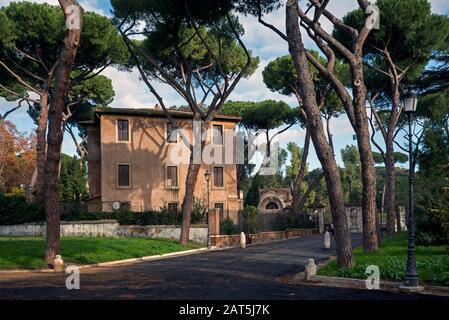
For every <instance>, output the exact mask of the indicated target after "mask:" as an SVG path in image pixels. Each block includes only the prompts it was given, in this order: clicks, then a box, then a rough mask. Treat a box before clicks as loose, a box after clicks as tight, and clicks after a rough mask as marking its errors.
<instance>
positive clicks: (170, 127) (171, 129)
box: [166, 122, 178, 143]
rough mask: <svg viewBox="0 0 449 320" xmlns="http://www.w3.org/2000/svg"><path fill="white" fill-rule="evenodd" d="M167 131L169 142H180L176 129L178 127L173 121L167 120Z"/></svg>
mask: <svg viewBox="0 0 449 320" xmlns="http://www.w3.org/2000/svg"><path fill="white" fill-rule="evenodd" d="M166 133H167V142H169V143H176V142H178V132H177V131H176V127H175V125H174V124H173V123H171V122H167V125H166Z"/></svg>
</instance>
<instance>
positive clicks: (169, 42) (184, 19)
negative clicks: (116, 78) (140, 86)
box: [112, 0, 259, 244]
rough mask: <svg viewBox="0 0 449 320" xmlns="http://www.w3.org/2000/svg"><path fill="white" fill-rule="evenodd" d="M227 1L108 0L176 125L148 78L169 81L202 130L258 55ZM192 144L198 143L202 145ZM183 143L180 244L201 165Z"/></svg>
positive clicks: (143, 71)
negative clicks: (244, 38)
mask: <svg viewBox="0 0 449 320" xmlns="http://www.w3.org/2000/svg"><path fill="white" fill-rule="evenodd" d="M232 3H233V1H223V0H221V1H191V0H186V1H183V2H180V1H176V0H169V1H164V2H161V1H155V0H154V1H145V2H144V1H137V0H133V1H129V0H127V1H124V0H113V1H112V5H113V7H114V14H115V16H116V18H117V20H118V24H119V25H118V28H119V30H120V32H121V33H122V36H123V39H124V40H125V43H126V45H127V46H128V50H129V52H130V53H131V55H132V57H133V63H134V65H135V66H136V67H137V69H138V70H139V73H140V75H141V78H142V80H143V81H144V82H145V84H146V85H147V86H148V88H149V90H150V91H151V93H152V94H153V95H154V96H155V97H156V99H157V100H158V104H159V105H160V106H161V108H162V109H163V111H164V112H165V114H166V116H167V118H168V119H169V121H170V122H171V123H172V124H173V125H174V126H175V127H179V126H178V124H177V122H176V121H175V120H174V119H173V118H172V117H171V116H170V114H169V113H168V112H167V107H166V106H165V103H164V101H163V98H162V97H161V96H160V95H159V93H158V92H157V91H156V90H155V88H154V83H153V82H152V81H153V80H156V81H160V82H163V83H166V84H168V85H169V86H170V87H171V88H172V89H173V90H174V91H175V92H176V93H178V94H179V95H180V97H181V98H182V99H184V100H185V101H186V103H187V105H188V107H189V108H190V110H191V111H192V113H193V119H194V120H195V121H196V122H201V126H200V130H199V131H200V132H199V133H200V134H202V133H203V132H206V130H208V128H209V126H210V123H211V121H212V120H213V119H214V117H215V115H216V114H217V113H218V112H219V111H220V109H221V108H222V106H223V105H224V103H225V101H226V100H227V99H228V97H229V95H230V94H231V92H232V91H233V90H234V89H235V87H236V85H237V83H238V82H239V81H240V80H241V79H242V78H243V77H248V76H249V75H251V74H252V73H253V72H254V70H255V69H256V67H257V65H258V62H259V59H258V58H255V57H253V56H252V54H251V52H250V51H249V50H248V49H247V48H246V46H245V45H244V43H243V42H242V40H241V36H242V34H243V32H244V30H243V27H242V26H241V25H240V24H239V23H238V19H237V18H236V17H235V16H233V15H232V14H231V13H230V10H231V8H232ZM142 23H143V24H144V25H145V27H144V28H143V30H142V28H140V25H142ZM135 35H140V36H143V37H144V40H142V41H139V40H136V39H134V38H133V36H135ZM183 140H186V139H183ZM184 142H185V143H188V142H186V141H184ZM196 143H197V146H198V145H199V144H201V145H204V144H205V142H199V141H197V142H196ZM188 144H189V148H190V150H191V154H190V161H189V168H188V173H187V177H186V188H185V190H186V191H185V194H184V199H183V201H182V214H183V224H182V229H181V236H180V242H181V243H182V244H186V243H187V241H188V239H189V231H190V217H191V213H192V203H193V196H194V187H195V184H196V181H197V177H198V172H199V169H200V166H201V165H200V164H198V163H196V161H195V160H194V157H195V153H196V152H197V150H198V148H194V145H193V144H190V143H188Z"/></svg>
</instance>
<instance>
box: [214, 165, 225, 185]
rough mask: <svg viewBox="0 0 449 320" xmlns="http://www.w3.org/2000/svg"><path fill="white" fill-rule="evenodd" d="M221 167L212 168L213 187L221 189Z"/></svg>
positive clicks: (222, 182)
mask: <svg viewBox="0 0 449 320" xmlns="http://www.w3.org/2000/svg"><path fill="white" fill-rule="evenodd" d="M223 186H224V181H223V167H214V187H223Z"/></svg>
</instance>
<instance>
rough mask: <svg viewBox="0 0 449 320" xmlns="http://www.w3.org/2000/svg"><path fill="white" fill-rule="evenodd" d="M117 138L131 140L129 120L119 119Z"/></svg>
mask: <svg viewBox="0 0 449 320" xmlns="http://www.w3.org/2000/svg"><path fill="white" fill-rule="evenodd" d="M117 138H118V141H129V122H128V120H120V119H119V120H117Z"/></svg>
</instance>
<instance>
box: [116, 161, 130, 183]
mask: <svg viewBox="0 0 449 320" xmlns="http://www.w3.org/2000/svg"><path fill="white" fill-rule="evenodd" d="M130 167H131V166H130V165H129V164H119V165H117V186H118V187H122V188H123V187H130V186H131V179H130V173H131V170H130Z"/></svg>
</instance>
